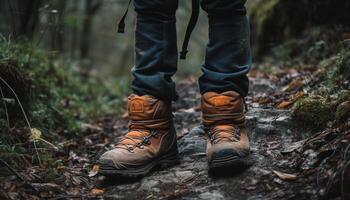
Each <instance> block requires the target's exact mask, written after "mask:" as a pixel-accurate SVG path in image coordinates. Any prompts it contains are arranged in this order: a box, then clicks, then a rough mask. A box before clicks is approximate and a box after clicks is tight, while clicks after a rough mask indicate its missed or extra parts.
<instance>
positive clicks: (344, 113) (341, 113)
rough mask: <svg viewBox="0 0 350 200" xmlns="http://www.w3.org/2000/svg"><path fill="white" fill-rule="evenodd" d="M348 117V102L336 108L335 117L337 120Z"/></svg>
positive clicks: (349, 107)
mask: <svg viewBox="0 0 350 200" xmlns="http://www.w3.org/2000/svg"><path fill="white" fill-rule="evenodd" d="M349 116H350V101H345V102H343V103H341V104H339V105H338V106H337V111H336V112H335V117H336V119H337V120H343V119H347V118H348V117H349Z"/></svg>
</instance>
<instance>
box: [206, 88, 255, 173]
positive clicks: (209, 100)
mask: <svg viewBox="0 0 350 200" xmlns="http://www.w3.org/2000/svg"><path fill="white" fill-rule="evenodd" d="M202 112H203V125H204V127H205V129H206V133H207V136H208V143H207V159H208V164H209V169H215V168H221V167H228V166H229V167H231V166H232V167H235V168H241V167H244V166H245V165H246V159H245V158H247V156H248V155H249V153H250V147H249V140H248V136H247V132H246V129H245V126H244V122H245V116H244V112H245V107H244V102H243V99H242V97H241V95H240V94H239V93H237V92H234V91H228V92H224V93H221V94H218V93H215V92H207V93H205V94H204V95H203V96H202Z"/></svg>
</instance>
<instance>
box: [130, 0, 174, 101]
mask: <svg viewBox="0 0 350 200" xmlns="http://www.w3.org/2000/svg"><path fill="white" fill-rule="evenodd" d="M134 6H135V11H136V13H137V20H136V32H135V40H136V41H135V52H136V55H135V59H136V61H135V66H134V68H133V69H132V75H133V77H134V80H133V82H132V90H133V92H134V93H136V94H138V95H145V94H148V95H152V96H154V97H157V98H159V99H163V100H175V99H176V97H177V94H176V91H175V84H174V82H173V81H172V79H171V77H172V76H173V75H174V73H175V72H176V70H177V43H176V27H175V12H176V9H177V7H178V1H177V0H152V1H151V0H134Z"/></svg>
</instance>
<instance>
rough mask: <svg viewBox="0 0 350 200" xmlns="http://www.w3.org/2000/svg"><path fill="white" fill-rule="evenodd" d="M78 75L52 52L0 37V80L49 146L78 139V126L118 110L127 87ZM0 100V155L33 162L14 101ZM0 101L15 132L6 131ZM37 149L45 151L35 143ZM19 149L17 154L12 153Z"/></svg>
mask: <svg viewBox="0 0 350 200" xmlns="http://www.w3.org/2000/svg"><path fill="white" fill-rule="evenodd" d="M81 71H82V70H81V69H80V67H79V66H75V65H72V64H71V63H67V62H64V61H63V59H61V58H60V57H58V56H57V55H56V54H54V53H52V52H48V51H45V50H43V49H41V48H39V47H33V46H32V45H31V44H26V43H12V42H9V41H7V40H5V39H4V38H1V37H0V76H1V77H2V78H3V79H5V81H6V82H8V84H9V85H10V86H11V87H12V88H13V90H14V91H15V92H16V93H17V95H18V97H19V99H20V101H21V103H22V104H23V105H24V109H25V113H26V114H27V115H28V118H29V121H30V123H31V126H32V127H34V128H37V129H39V130H41V131H42V134H43V138H45V139H47V140H49V141H51V142H52V143H55V142H54V141H56V140H55V139H56V138H57V137H58V135H63V136H65V137H68V138H69V137H73V136H77V135H82V134H84V133H83V132H82V131H81V129H80V124H81V123H82V122H84V123H89V122H91V121H96V120H97V119H99V118H101V117H103V116H105V115H117V114H118V113H120V111H121V110H122V108H123V106H122V104H123V97H124V96H125V94H126V92H127V91H128V89H129V88H128V85H129V84H128V83H129V80H128V79H113V78H112V79H110V80H106V78H104V77H98V76H90V75H87V74H86V73H82V72H81ZM0 86H1V88H2V89H3V90H4V93H5V97H7V98H10V99H14V95H13V94H12V93H11V91H10V90H9V89H8V88H7V87H6V86H5V85H4V84H3V83H0ZM1 100H2V98H0V122H1V123H0V134H1V137H0V157H1V158H5V159H6V160H7V161H9V162H11V161H12V160H13V159H10V158H21V157H22V154H26V155H30V159H29V160H32V159H33V160H35V159H36V157H35V154H36V153H35V151H33V144H32V142H29V141H28V129H27V124H26V123H25V121H24V116H23V113H22V111H21V110H20V108H19V104H18V102H17V101H14V103H13V104H11V103H9V102H5V101H1ZM4 103H5V104H6V106H7V109H8V112H7V113H8V114H9V118H10V119H9V121H10V123H11V127H14V128H15V129H12V130H9V129H8V127H7V122H6V121H7V119H6V112H5V109H4V108H5V107H4V105H5V104H4ZM13 130H16V131H17V130H21V131H19V132H20V137H19V136H18V135H14V134H13V132H11V131H13ZM37 145H38V147H40V148H42V149H48V146H45V144H42V143H40V142H39V143H38V144H37ZM14 146H16V148H15V149H13V147H14ZM19 147H20V149H21V151H17V150H18V148H19ZM22 150H23V151H22ZM16 152H17V153H16ZM39 153H40V155H41V157H42V159H43V160H42V161H45V160H47V161H49V160H50V159H49V158H50V156H51V154H50V152H46V151H45V152H39ZM17 155H19V156H17ZM33 155H34V157H33Z"/></svg>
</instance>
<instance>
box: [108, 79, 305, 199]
mask: <svg viewBox="0 0 350 200" xmlns="http://www.w3.org/2000/svg"><path fill="white" fill-rule="evenodd" d="M187 84H189V85H187ZM187 84H186V83H182V85H180V91H181V93H180V95H181V99H182V100H181V101H180V102H178V103H177V104H176V106H175V112H174V116H175V124H176V126H177V133H178V138H179V151H180V154H181V163H180V164H179V165H177V166H175V167H171V168H169V169H166V170H162V171H157V172H154V173H152V174H151V175H150V176H148V177H145V178H143V179H140V180H134V181H136V182H124V183H120V181H122V180H113V178H110V180H109V182H108V180H107V182H106V183H105V184H106V185H109V186H107V188H106V193H105V196H106V197H110V198H116V199H118V198H120V199H153V198H165V199H168V198H169V199H171V198H184V199H272V198H279V197H286V196H285V195H287V196H288V197H291V198H292V197H296V196H298V195H300V194H293V193H292V192H291V193H290V194H286V193H284V192H283V193H281V192H282V190H281V189H280V187H285V188H288V187H289V186H288V185H289V183H288V182H285V181H283V180H281V179H279V178H278V176H277V175H276V174H274V173H273V172H272V171H273V170H276V171H279V170H281V169H283V168H288V165H290V164H291V163H290V162H288V159H287V158H286V157H288V156H284V155H283V153H282V152H284V151H286V152H287V151H290V150H289V148H290V146H291V145H292V144H293V143H294V142H296V141H299V140H301V139H302V137H303V136H304V137H305V136H307V135H305V134H304V135H303V133H301V132H300V131H298V130H297V129H295V128H293V125H292V122H291V119H290V114H289V112H288V111H284V110H275V109H271V108H269V109H264V108H261V107H256V108H249V111H248V113H247V127H248V130H249V133H250V139H251V142H252V156H251V157H252V159H251V163H250V164H251V166H250V167H249V168H248V169H247V170H245V171H243V172H240V171H238V172H235V170H234V169H232V171H231V173H229V174H226V173H225V174H216V175H215V174H209V173H208V167H207V162H206V157H205V156H206V154H205V151H206V138H205V135H204V131H203V129H202V127H201V126H200V116H201V114H200V112H199V111H198V110H197V109H196V108H199V101H198V100H199V95H198V91H197V89H196V88H197V87H196V85H195V84H194V83H187ZM181 87H183V88H182V89H181ZM273 87H276V88H273ZM262 89H263V90H264V91H261V90H262ZM266 89H270V90H275V89H278V88H277V86H275V85H273V84H272V83H271V82H270V81H268V80H260V81H253V82H252V90H251V94H250V95H256V94H258V93H259V92H265V90H266ZM118 181H119V183H118ZM113 182H115V183H113ZM276 185H279V187H276ZM299 192H300V193H308V192H312V191H308V188H307V187H303V188H302V190H299ZM309 195H311V194H309Z"/></svg>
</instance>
